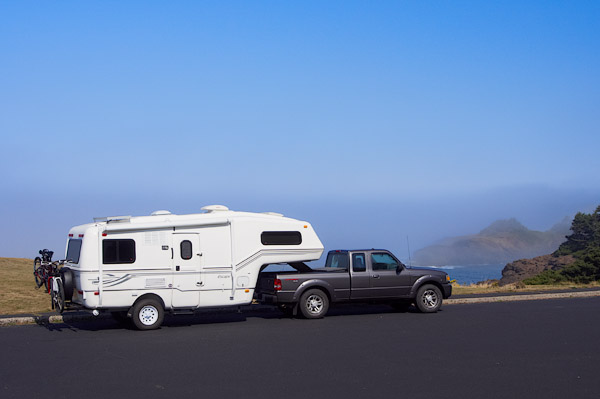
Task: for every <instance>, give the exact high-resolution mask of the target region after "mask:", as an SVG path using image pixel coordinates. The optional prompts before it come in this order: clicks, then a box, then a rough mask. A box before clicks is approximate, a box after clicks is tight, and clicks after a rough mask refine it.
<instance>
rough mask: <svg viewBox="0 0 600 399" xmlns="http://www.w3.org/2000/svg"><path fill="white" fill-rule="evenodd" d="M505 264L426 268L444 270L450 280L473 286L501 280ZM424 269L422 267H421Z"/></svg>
mask: <svg viewBox="0 0 600 399" xmlns="http://www.w3.org/2000/svg"><path fill="white" fill-rule="evenodd" d="M504 266H506V264H505V263H502V264H495V265H469V266H459V265H457V266H425V267H430V268H432V269H438V270H443V271H445V272H446V273H448V274H449V275H450V279H452V280H456V281H457V282H458V283H460V284H473V283H477V282H479V281H485V280H491V279H500V278H501V277H502V269H504ZM419 267H422V266H419Z"/></svg>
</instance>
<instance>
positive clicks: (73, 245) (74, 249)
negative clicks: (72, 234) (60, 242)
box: [67, 238, 81, 263]
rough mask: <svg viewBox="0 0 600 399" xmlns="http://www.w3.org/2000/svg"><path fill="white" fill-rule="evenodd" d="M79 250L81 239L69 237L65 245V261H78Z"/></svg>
mask: <svg viewBox="0 0 600 399" xmlns="http://www.w3.org/2000/svg"><path fill="white" fill-rule="evenodd" d="M80 252H81V240H77V239H74V238H71V239H70V240H69V245H67V261H69V262H71V263H79V253H80Z"/></svg>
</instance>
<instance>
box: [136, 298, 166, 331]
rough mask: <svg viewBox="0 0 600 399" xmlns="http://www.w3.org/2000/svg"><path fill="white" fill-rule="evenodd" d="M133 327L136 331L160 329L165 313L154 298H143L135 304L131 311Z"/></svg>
mask: <svg viewBox="0 0 600 399" xmlns="http://www.w3.org/2000/svg"><path fill="white" fill-rule="evenodd" d="M131 314H132V317H131V319H132V321H133V325H134V326H135V327H136V328H137V329H138V330H154V329H157V328H158V327H160V325H161V324H162V322H163V319H164V317H165V311H164V309H163V307H162V305H161V304H160V302H159V301H157V300H156V299H154V298H145V299H141V300H140V301H138V302H136V303H135V304H134V305H133V309H132V312H131Z"/></svg>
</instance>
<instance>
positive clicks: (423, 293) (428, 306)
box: [415, 285, 442, 313]
mask: <svg viewBox="0 0 600 399" xmlns="http://www.w3.org/2000/svg"><path fill="white" fill-rule="evenodd" d="M415 305H417V309H419V311H420V312H422V313H434V312H437V311H438V309H439V308H440V307H441V306H442V292H441V291H440V289H439V288H438V287H436V286H435V285H424V286H422V287H421V288H419V290H418V291H417V297H416V298H415Z"/></svg>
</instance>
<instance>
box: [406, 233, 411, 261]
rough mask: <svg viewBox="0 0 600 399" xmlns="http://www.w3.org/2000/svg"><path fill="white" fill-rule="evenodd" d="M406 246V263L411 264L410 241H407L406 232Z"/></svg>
mask: <svg viewBox="0 0 600 399" xmlns="http://www.w3.org/2000/svg"><path fill="white" fill-rule="evenodd" d="M406 247H407V248H408V265H409V266H412V260H411V259H410V243H409V242H408V234H407V235H406Z"/></svg>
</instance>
